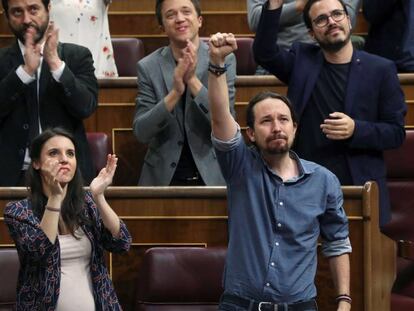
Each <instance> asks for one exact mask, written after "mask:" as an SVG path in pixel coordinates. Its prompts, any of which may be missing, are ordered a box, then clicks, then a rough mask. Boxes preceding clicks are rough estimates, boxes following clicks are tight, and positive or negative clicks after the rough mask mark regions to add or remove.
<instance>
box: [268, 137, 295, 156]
mask: <svg viewBox="0 0 414 311" xmlns="http://www.w3.org/2000/svg"><path fill="white" fill-rule="evenodd" d="M274 139H285V141H286V143H285V144H284V145H279V144H278V145H276V146H270V145H269V143H270V142H271V141H272V140H274ZM266 142H267V145H266V148H265V150H264V151H265V152H266V153H268V154H273V155H276V154H285V153H288V152H289V150H290V146H289V143H288V140H287V138H286V137H276V138H271V139H269V140H268V141H266Z"/></svg>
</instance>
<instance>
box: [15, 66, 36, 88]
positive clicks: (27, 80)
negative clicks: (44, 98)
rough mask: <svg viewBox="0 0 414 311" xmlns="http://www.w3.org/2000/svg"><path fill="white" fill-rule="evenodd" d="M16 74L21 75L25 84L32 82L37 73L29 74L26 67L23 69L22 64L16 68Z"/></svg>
mask: <svg viewBox="0 0 414 311" xmlns="http://www.w3.org/2000/svg"><path fill="white" fill-rule="evenodd" d="M16 74H17V76H18V77H19V79H20V80H21V81H22V82H23V83H24V84H30V83H32V82H33V81H34V80H36V75H33V76H31V75H29V74H28V73H27V72H26V71H25V70H24V69H23V65H20V66H19V67H18V68H17V69H16Z"/></svg>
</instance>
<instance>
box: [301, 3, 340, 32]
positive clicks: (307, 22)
mask: <svg viewBox="0 0 414 311" xmlns="http://www.w3.org/2000/svg"><path fill="white" fill-rule="evenodd" d="M319 1H323V0H308V2H306V4H305V7H304V8H303V21H304V23H305V25H306V27H308V29H312V20H311V19H310V16H309V11H310V9H311V7H312V5H314V4H315V3H316V2H319ZM337 1H338V2H339V3H340V4H341V5H342V7H343V8H344V11H345V14H346V15H347V16H348V9H347V7H346V4H345V3H344V1H343V0H337Z"/></svg>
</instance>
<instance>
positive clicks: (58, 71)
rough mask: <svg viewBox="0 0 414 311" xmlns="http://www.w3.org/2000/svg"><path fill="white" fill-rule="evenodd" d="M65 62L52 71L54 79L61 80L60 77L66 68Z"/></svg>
mask: <svg viewBox="0 0 414 311" xmlns="http://www.w3.org/2000/svg"><path fill="white" fill-rule="evenodd" d="M65 66H66V64H65V62H64V61H62V64H61V65H60V67H59V68H58V69H56V70H53V71H50V72H51V73H52V76H53V79H55V80H56V82H60V77H61V76H62V74H63V70H64V69H65Z"/></svg>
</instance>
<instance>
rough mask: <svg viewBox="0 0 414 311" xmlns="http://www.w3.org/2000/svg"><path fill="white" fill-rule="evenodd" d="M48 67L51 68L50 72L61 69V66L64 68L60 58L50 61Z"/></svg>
mask: <svg viewBox="0 0 414 311" xmlns="http://www.w3.org/2000/svg"><path fill="white" fill-rule="evenodd" d="M48 65H49V68H50V71H56V70H58V69H59V68H60V66H62V61H61V59H60V58H59V57H57V58H55V59H53V60H50V61H48Z"/></svg>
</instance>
